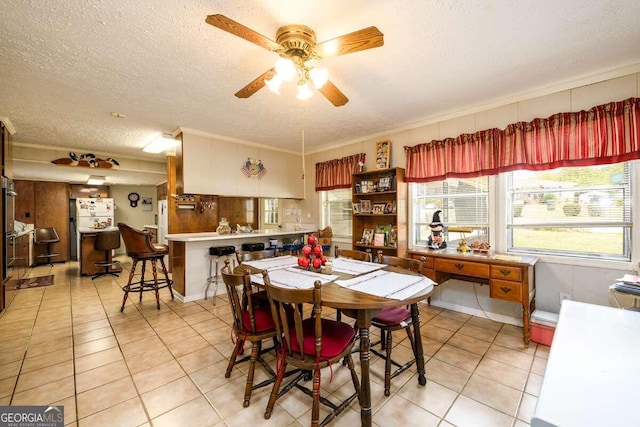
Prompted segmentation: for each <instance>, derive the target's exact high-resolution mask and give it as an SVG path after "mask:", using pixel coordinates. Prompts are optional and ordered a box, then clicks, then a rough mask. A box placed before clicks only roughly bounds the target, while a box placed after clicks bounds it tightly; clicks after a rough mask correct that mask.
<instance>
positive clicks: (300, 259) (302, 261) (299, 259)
mask: <svg viewBox="0 0 640 427" xmlns="http://www.w3.org/2000/svg"><path fill="white" fill-rule="evenodd" d="M305 259H306V258H305V257H303V256H299V257H298V265H299V266H300V267H302V264H303V263H304V260H305Z"/></svg>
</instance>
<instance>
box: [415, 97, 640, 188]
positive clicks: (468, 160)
mask: <svg viewBox="0 0 640 427" xmlns="http://www.w3.org/2000/svg"><path fill="white" fill-rule="evenodd" d="M404 151H405V156H406V161H407V164H406V173H405V179H406V181H408V182H429V181H439V180H443V179H446V178H456V177H457V178H470V177H477V176H486V175H497V174H498V173H501V172H508V171H513V170H517V169H528V170H545V169H554V168H557V167H562V166H591V165H600V164H610V163H617V162H621V161H626V160H634V159H639V158H640V98H630V99H627V100H625V101H620V102H612V103H610V104H604V105H598V106H596V107H593V108H591V109H590V110H588V111H578V112H575V113H558V114H554V115H553V116H551V117H549V118H546V119H535V120H533V121H531V122H518V123H513V124H510V125H509V126H507V128H506V129H504V130H500V129H488V130H483V131H479V132H476V133H473V134H462V135H460V136H458V137H457V138H446V139H444V140H441V141H431V142H428V143H424V144H418V145H416V146H413V147H408V146H405V147H404Z"/></svg>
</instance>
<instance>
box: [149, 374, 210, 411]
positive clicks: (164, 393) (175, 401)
mask: <svg viewBox="0 0 640 427" xmlns="http://www.w3.org/2000/svg"><path fill="white" fill-rule="evenodd" d="M198 396H200V392H199V391H198V389H197V388H196V386H195V385H194V384H193V382H192V381H191V379H190V378H189V377H186V376H185V377H182V378H180V379H178V380H175V381H173V382H171V383H169V384H165V385H163V386H161V387H158V388H156V389H153V390H151V391H149V392H147V393H144V394H142V401H143V403H144V405H145V407H146V408H147V412H148V413H149V416H150V417H151V419H154V418H156V417H158V416H159V415H161V414H164V413H166V412H169V411H171V410H172V409H174V408H177V407H179V406H181V405H182V404H184V403H186V402H189V401H190V400H193V399H195V398H197V397H198Z"/></svg>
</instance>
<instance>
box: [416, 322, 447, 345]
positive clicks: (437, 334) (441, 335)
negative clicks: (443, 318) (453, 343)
mask: <svg viewBox="0 0 640 427" xmlns="http://www.w3.org/2000/svg"><path fill="white" fill-rule="evenodd" d="M420 333H421V334H422V335H424V336H425V337H427V338H429V339H432V340H435V341H438V342H441V343H445V342H447V341H449V338H451V337H452V336H453V334H455V331H450V330H448V329H443V328H440V327H437V326H435V325H431V324H430V323H427V324H425V325H420Z"/></svg>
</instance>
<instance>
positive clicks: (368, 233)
mask: <svg viewBox="0 0 640 427" xmlns="http://www.w3.org/2000/svg"><path fill="white" fill-rule="evenodd" d="M371 242H373V228H365V229H364V231H363V232H362V243H364V244H365V245H370V244H371Z"/></svg>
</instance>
